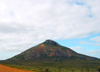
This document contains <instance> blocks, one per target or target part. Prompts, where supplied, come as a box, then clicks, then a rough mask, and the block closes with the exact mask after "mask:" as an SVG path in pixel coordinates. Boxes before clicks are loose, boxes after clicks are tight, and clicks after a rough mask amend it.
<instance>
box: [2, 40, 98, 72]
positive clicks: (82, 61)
mask: <svg viewBox="0 0 100 72" xmlns="http://www.w3.org/2000/svg"><path fill="white" fill-rule="evenodd" d="M0 63H1V64H4V65H8V66H11V67H15V68H20V69H25V70H31V71H37V72H44V69H47V68H48V69H50V71H51V72H74V71H75V72H97V70H96V68H97V67H98V66H100V59H97V58H94V57H89V56H86V55H82V54H79V53H77V52H75V51H73V50H71V49H70V48H68V47H64V46H61V45H60V44H58V43H56V42H55V41H52V40H46V41H45V42H43V43H41V44H38V45H37V46H35V47H32V48H30V49H28V50H26V51H24V52H22V53H21V54H18V55H16V56H14V57H12V58H10V59H7V60H4V61H0Z"/></svg>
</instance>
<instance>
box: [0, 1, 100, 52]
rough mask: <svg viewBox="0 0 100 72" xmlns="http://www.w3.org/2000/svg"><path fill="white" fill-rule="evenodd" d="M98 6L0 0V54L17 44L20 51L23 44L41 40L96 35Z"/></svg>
mask: <svg viewBox="0 0 100 72" xmlns="http://www.w3.org/2000/svg"><path fill="white" fill-rule="evenodd" d="M77 2H80V3H84V5H78V4H77ZM99 3H100V0H95V1H94V0H93V1H91V0H88V1H87V0H84V1H78V0H76V1H73V0H70V1H69V0H42V1H41V0H9V1H8V0H0V45H1V47H0V51H1V49H2V48H5V49H6V50H5V51H7V49H9V50H10V49H13V48H14V49H18V47H19V46H16V45H18V44H19V43H22V46H21V48H22V49H21V50H24V48H25V46H26V43H27V44H29V45H27V46H28V47H30V46H33V45H35V44H37V43H39V42H42V41H44V40H45V39H54V40H55V39H71V38H82V37H88V36H89V35H90V34H91V33H93V34H96V33H100V20H99V19H100V14H99V13H100V8H99V7H100V4H99ZM89 15H92V17H89ZM30 43H33V44H30ZM11 45H13V46H11ZM14 45H15V46H14ZM9 50H8V52H9Z"/></svg>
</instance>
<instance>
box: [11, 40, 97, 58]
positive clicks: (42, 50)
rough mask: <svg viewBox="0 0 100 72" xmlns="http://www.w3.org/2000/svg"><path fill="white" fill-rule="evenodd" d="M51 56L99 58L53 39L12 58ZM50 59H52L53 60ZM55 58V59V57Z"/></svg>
mask: <svg viewBox="0 0 100 72" xmlns="http://www.w3.org/2000/svg"><path fill="white" fill-rule="evenodd" d="M49 58H52V59H53V58H57V60H63V59H69V58H73V59H78V58H79V59H84V60H85V59H86V60H95V59H97V58H94V57H89V56H86V55H82V54H79V53H77V52H75V51H73V50H71V49H70V48H68V47H64V46H61V45H60V44H58V43H56V42H55V41H52V40H46V41H45V42H43V43H41V44H39V45H37V46H35V47H32V48H30V49H28V50H26V51H24V52H22V53H21V54H19V55H16V56H14V57H13V58H11V59H10V60H42V59H43V60H46V59H49ZM52 59H50V60H52ZM53 60H54V59H53Z"/></svg>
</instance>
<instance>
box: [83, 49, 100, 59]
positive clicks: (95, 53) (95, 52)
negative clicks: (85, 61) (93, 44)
mask: <svg viewBox="0 0 100 72" xmlns="http://www.w3.org/2000/svg"><path fill="white" fill-rule="evenodd" d="M99 53H100V50H88V51H83V54H87V55H88V56H92V57H97V58H100V54H99Z"/></svg>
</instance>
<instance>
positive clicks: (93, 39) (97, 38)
mask: <svg viewBox="0 0 100 72" xmlns="http://www.w3.org/2000/svg"><path fill="white" fill-rule="evenodd" d="M90 41H94V42H100V36H97V37H94V38H91V39H90Z"/></svg>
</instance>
